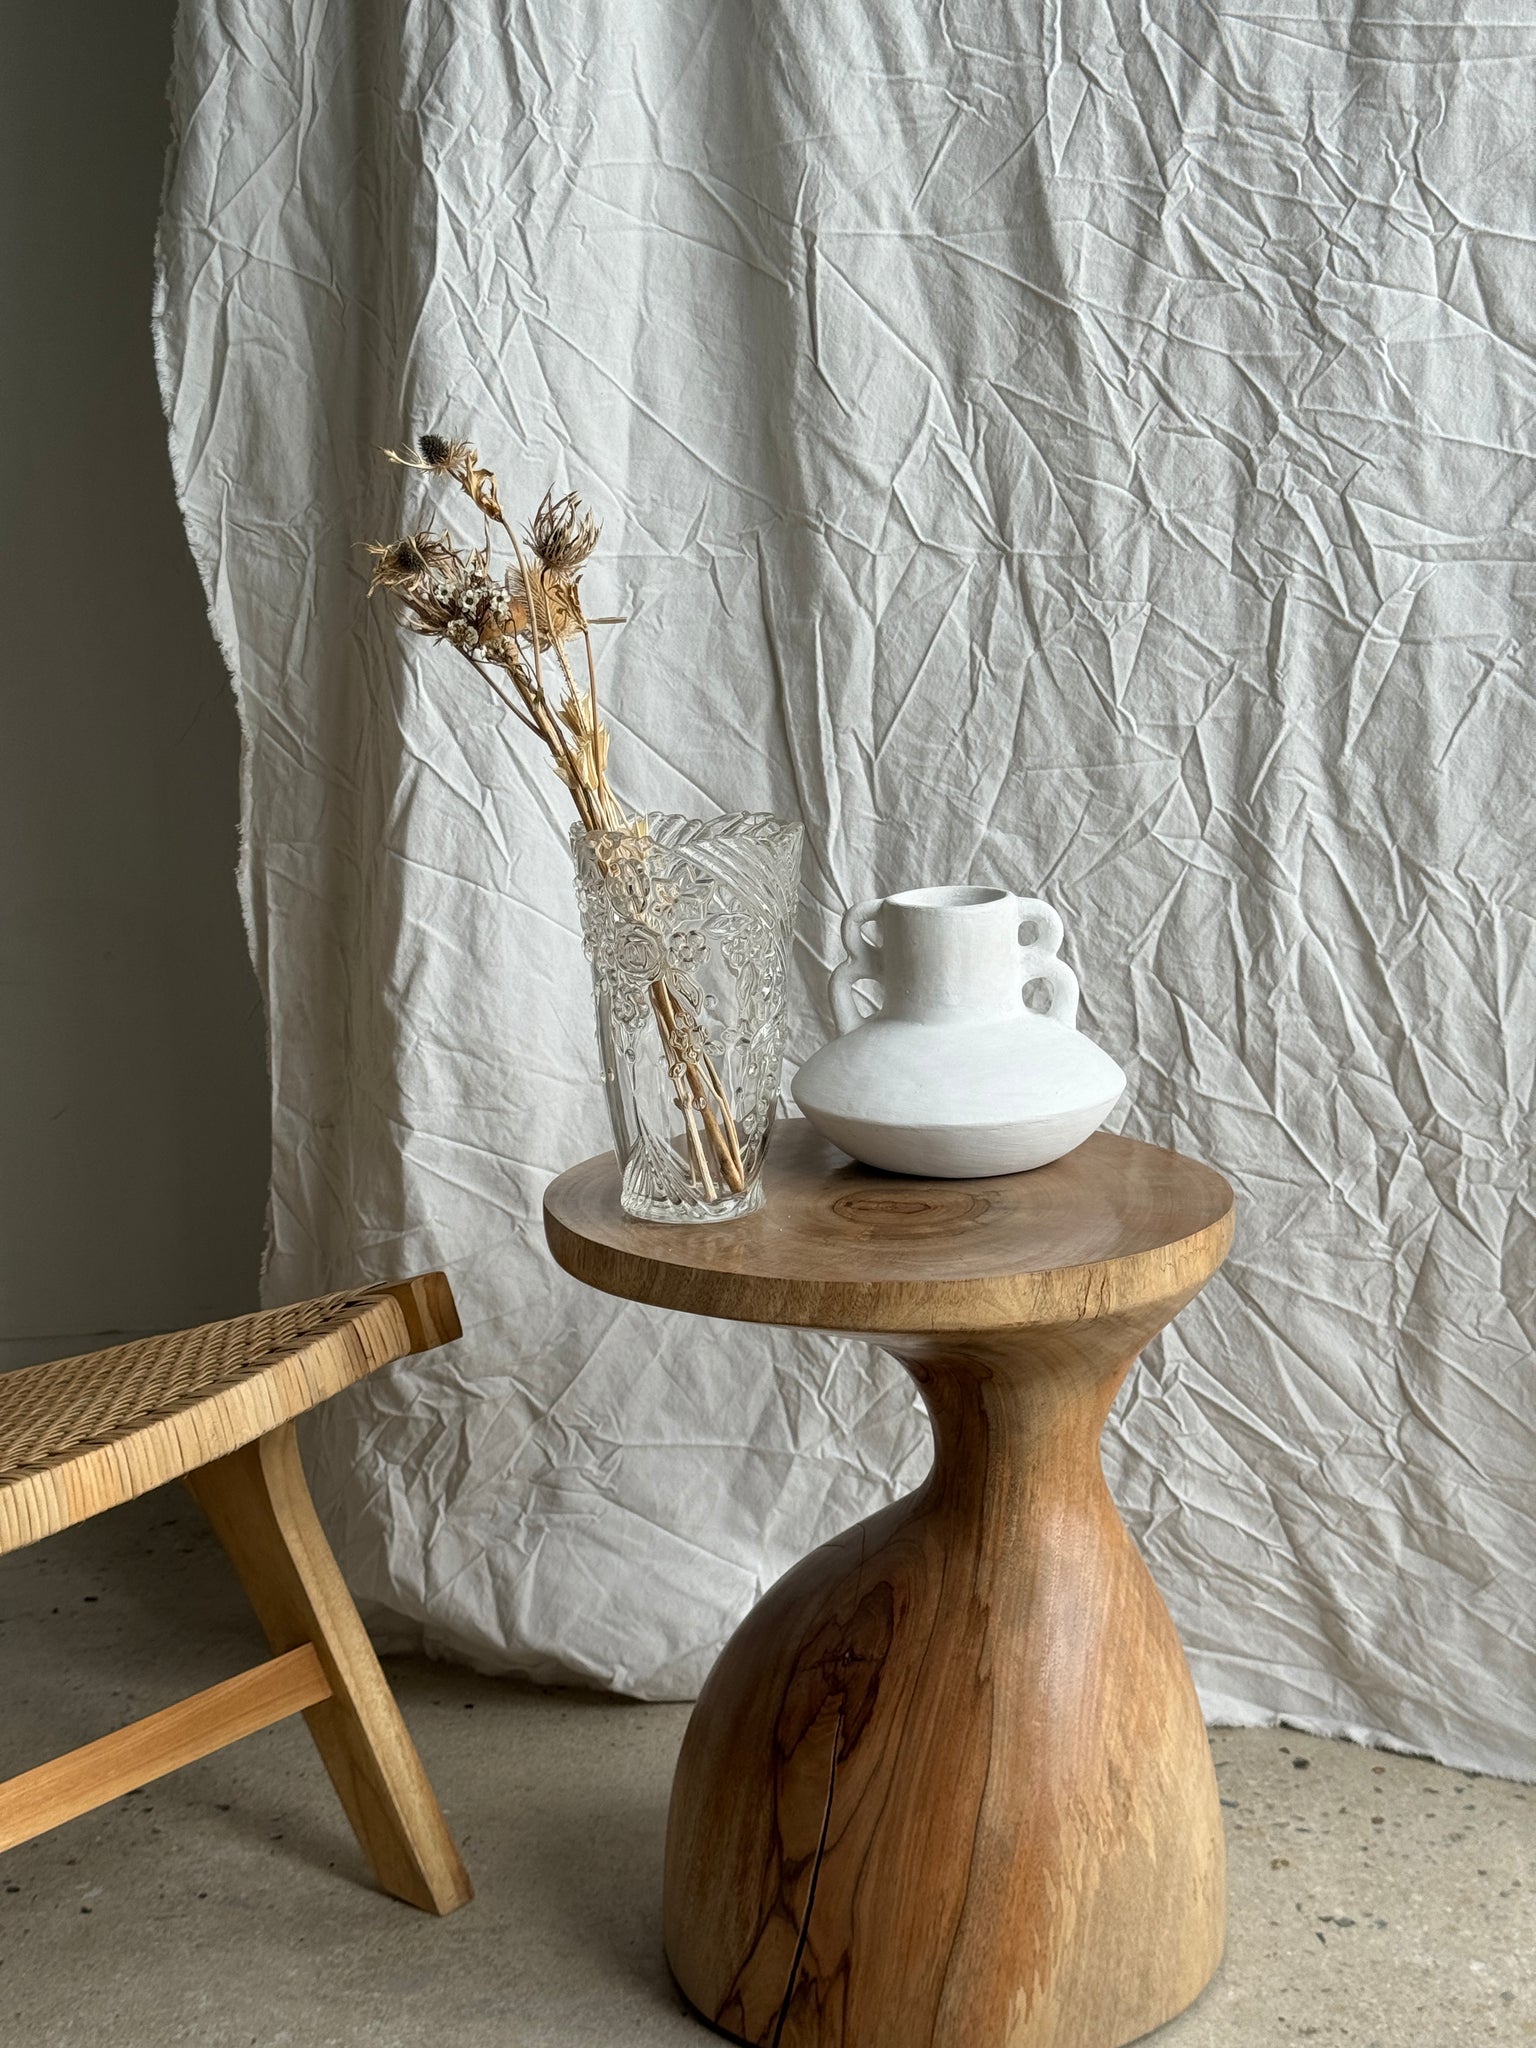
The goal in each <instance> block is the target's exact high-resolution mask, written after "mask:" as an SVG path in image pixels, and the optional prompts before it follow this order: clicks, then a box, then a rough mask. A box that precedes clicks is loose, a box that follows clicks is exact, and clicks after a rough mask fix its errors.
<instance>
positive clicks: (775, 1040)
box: [571, 812, 804, 1223]
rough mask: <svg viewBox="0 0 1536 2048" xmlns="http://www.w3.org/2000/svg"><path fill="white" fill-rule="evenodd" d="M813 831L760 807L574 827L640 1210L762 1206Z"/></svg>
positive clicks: (614, 1095) (623, 1160)
mask: <svg viewBox="0 0 1536 2048" xmlns="http://www.w3.org/2000/svg"><path fill="white" fill-rule="evenodd" d="M803 836H804V835H803V834H802V832H801V828H800V827H799V826H798V825H791V824H789V823H787V822H786V821H785V820H784V819H783V818H773V817H768V816H766V815H765V814H763V813H760V812H758V813H745V814H742V813H737V814H733V815H730V816H727V817H723V818H674V817H666V816H661V815H657V814H651V815H647V816H644V817H640V818H636V819H635V820H634V821H633V824H632V825H630V826H628V827H626V828H625V829H623V830H620V831H606V832H587V831H584V830H583V829H582V828H581V827H580V826H576V827H575V828H574V829H573V830H572V833H571V846H572V850H573V852H574V854H575V857H576V893H577V896H578V898H579V899H580V903H581V929H582V938H583V941H584V944H585V947H586V953H587V958H588V959H589V960H590V961H591V963H592V984H593V990H594V993H595V995H596V998H597V1043H598V1054H599V1057H600V1059H601V1061H602V1067H603V1086H604V1088H605V1090H606V1092H607V1097H608V1113H609V1116H610V1118H611V1120H612V1123H613V1142H614V1147H615V1150H616V1151H617V1153H618V1157H619V1165H620V1167H621V1168H622V1170H623V1176H624V1178H623V1189H622V1194H621V1200H622V1202H623V1204H624V1207H625V1209H626V1210H627V1211H628V1212H629V1214H630V1215H631V1216H643V1217H646V1218H648V1219H649V1220H651V1221H652V1222H657V1223H708V1222H726V1221H729V1220H730V1219H731V1218H732V1217H735V1216H745V1215H747V1214H748V1213H749V1212H750V1211H751V1210H753V1209H757V1208H760V1207H761V1206H762V1200H763V1191H762V1170H763V1155H764V1153H765V1151H766V1149H767V1144H768V1133H769V1130H770V1129H771V1127H772V1124H773V1115H774V1110H775V1108H776V1106H777V1103H778V1094H779V1067H780V1063H781V1061H782V1059H783V1055H784V1028H785V988H786V982H787V977H788V969H789V948H790V941H791V936H792V933H793V930H794V922H795V905H796V900H797V897H798V894H799V886H800V848H801V842H802V839H803Z"/></svg>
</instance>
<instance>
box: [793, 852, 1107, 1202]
mask: <svg viewBox="0 0 1536 2048" xmlns="http://www.w3.org/2000/svg"><path fill="white" fill-rule="evenodd" d="M1025 924H1029V925H1031V926H1033V928H1034V930H1033V936H1032V937H1031V939H1030V940H1029V942H1028V943H1027V944H1026V943H1024V942H1023V940H1022V939H1021V937H1020V928H1021V926H1023V925H1025ZM871 928H872V936H869V935H868V934H870V933H871ZM1061 940H1062V923H1061V919H1060V918H1059V917H1058V916H1057V915H1056V913H1055V911H1054V910H1052V909H1051V908H1050V906H1049V905H1048V904H1045V903H1041V902H1039V901H1038V900H1037V899H1035V898H1033V897H1022V896H1013V895H1010V893H1009V892H1008V891H1007V890H1006V889H969V888H943V889H909V890H907V891H906V892H905V893H904V894H903V895H900V896H886V897H884V898H877V899H876V900H875V901H873V902H871V903H860V904H858V905H856V906H855V907H854V909H852V910H850V911H849V913H848V915H847V916H846V917H845V918H844V919H843V945H844V947H845V948H846V950H847V954H848V958H847V959H846V960H845V961H844V962H843V964H842V965H841V966H840V967H838V968H837V969H835V970H834V972H833V975H832V1011H833V1015H834V1016H835V1017H836V1019H837V1027H838V1031H839V1033H840V1034H841V1035H840V1036H839V1037H837V1038H834V1039H833V1040H832V1041H831V1042H830V1043H829V1044H827V1045H824V1046H823V1047H822V1048H821V1050H820V1051H819V1052H816V1053H813V1054H812V1055H811V1057H810V1059H808V1060H807V1061H806V1063H805V1065H804V1066H803V1067H802V1068H801V1069H800V1071H799V1073H798V1074H797V1075H796V1076H795V1079H794V1082H793V1087H792V1092H793V1094H794V1098H795V1101H796V1102H797V1103H798V1104H799V1105H800V1108H801V1110H802V1111H803V1112H804V1114H805V1115H806V1117H807V1118H808V1119H809V1121H810V1122H811V1123H813V1124H814V1125H815V1126H816V1128H817V1130H819V1131H820V1132H821V1133H822V1135H823V1136H824V1137H827V1138H830V1139H831V1140H832V1142H833V1144H834V1145H837V1146H840V1147H841V1149H842V1150H843V1151H844V1152H847V1153H849V1154H851V1156H852V1157H853V1158H855V1159H861V1160H863V1162H864V1163H865V1165H866V1166H879V1167H884V1168H885V1169H886V1170H887V1171H888V1172H891V1173H910V1174H921V1175H923V1176H924V1177H926V1178H938V1179H980V1178H985V1177H986V1176H988V1175H990V1174H998V1173H1022V1172H1024V1171H1026V1170H1027V1169H1028V1168H1029V1167H1032V1166H1044V1165H1046V1164H1047V1162H1048V1161H1050V1160H1052V1159H1059V1158H1061V1156H1062V1154H1063V1153H1065V1152H1070V1151H1071V1150H1072V1148H1073V1147H1074V1146H1075V1145H1080V1144H1081V1143H1082V1142H1083V1140H1084V1138H1086V1137H1089V1136H1090V1135H1091V1134H1092V1133H1093V1132H1094V1131H1096V1130H1097V1129H1098V1127H1099V1125H1100V1124H1101V1123H1103V1121H1104V1119H1105V1117H1107V1116H1108V1115H1109V1112H1110V1111H1111V1110H1112V1109H1113V1108H1114V1106H1115V1104H1116V1103H1117V1102H1118V1101H1119V1099H1120V1097H1121V1095H1122V1093H1123V1092H1124V1089H1125V1076H1124V1074H1123V1073H1121V1071H1120V1069H1119V1068H1118V1067H1117V1066H1116V1065H1115V1063H1114V1061H1113V1060H1112V1059H1111V1058H1110V1057H1109V1055H1108V1054H1107V1053H1105V1052H1101V1051H1100V1050H1099V1048H1098V1046H1096V1045H1094V1044H1093V1043H1092V1041H1091V1040H1090V1039H1087V1038H1084V1037H1083V1035H1082V1033H1081V1032H1080V1031H1078V1030H1077V1028H1076V1026H1077V980H1076V977H1075V976H1074V975H1073V973H1072V970H1071V969H1070V968H1069V967H1067V966H1066V965H1065V964H1064V963H1063V962H1062V961H1061V960H1059V959H1058V958H1057V957H1056V954H1057V948H1058V947H1059V946H1060V944H1061ZM870 982H874V983H878V984H879V985H880V987H881V988H882V990H883V992H884V1002H883V1003H882V1005H881V1006H880V1008H878V1009H877V1010H875V1011H874V1012H873V1014H870V1015H866V1014H865V1012H864V1011H863V1010H862V1009H861V1007H860V1005H859V1003H858V1001H857V1000H856V999H855V996H854V988H855V984H857V983H870ZM1032 982H1043V983H1045V984H1046V986H1047V987H1048V988H1049V991H1050V1008H1049V1010H1048V1011H1040V1010H1032V1009H1030V1008H1028V1007H1027V1006H1026V1004H1025V1000H1024V992H1025V990H1026V988H1027V987H1028V986H1029V985H1030V983H1032Z"/></svg>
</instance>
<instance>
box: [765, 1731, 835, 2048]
mask: <svg viewBox="0 0 1536 2048" xmlns="http://www.w3.org/2000/svg"><path fill="white" fill-rule="evenodd" d="M842 1747H843V1709H842V1708H841V1707H839V1708H838V1710H837V1725H836V1727H835V1728H834V1729H833V1731H832V1761H831V1763H830V1764H829V1765H828V1767H827V1802H826V1805H825V1807H824V1808H823V1809H822V1815H821V1833H820V1835H819V1836H818V1837H817V1841H816V1853H815V1855H814V1856H813V1857H812V1858H811V1877H810V1882H809V1884H808V1885H807V1886H806V1890H805V1911H804V1912H803V1913H802V1914H801V1916H800V1931H799V1933H798V1935H797V1936H796V1938H795V1952H794V1954H793V1955H792V1956H791V1957H790V1960H789V1981H788V1982H787V1983H786V1984H785V1986H784V2002H783V2004H782V2005H781V2006H780V2007H779V2019H778V2024H777V2026H775V2028H774V2030H773V2042H772V2048H780V2043H781V2042H782V2041H783V2039H784V2028H785V2026H786V2025H787V2024H788V2021H789V2008H790V2006H791V2005H792V2004H793V2002H794V1996H795V1986H796V1984H797V1983H798V1982H799V1978H800V1964H801V1961H802V1959H803V1958H804V1955H805V1945H806V1943H807V1942H808V1941H809V1940H810V1936H811V1914H812V1912H813V1911H814V1909H815V1905H816V1881H817V1879H818V1878H819V1877H820V1876H821V1865H822V1859H823V1858H824V1857H825V1855H826V1853H827V1836H828V1835H829V1834H830V1833H831V1832H832V1799H833V1795H834V1794H835V1792H836V1791H837V1759H838V1757H839V1755H840V1754H841V1752H842Z"/></svg>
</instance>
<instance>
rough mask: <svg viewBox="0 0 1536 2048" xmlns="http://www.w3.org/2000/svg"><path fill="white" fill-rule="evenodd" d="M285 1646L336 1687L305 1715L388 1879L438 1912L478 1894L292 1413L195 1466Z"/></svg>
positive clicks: (213, 1518)
mask: <svg viewBox="0 0 1536 2048" xmlns="http://www.w3.org/2000/svg"><path fill="white" fill-rule="evenodd" d="M186 1483H187V1485H188V1487H189V1488H190V1489H191V1491H192V1493H193V1494H194V1496H195V1497H196V1499H197V1500H198V1502H199V1504H200V1505H201V1507H202V1509H203V1511H204V1513H205V1514H206V1515H207V1517H208V1519H209V1521H210V1522H211V1523H212V1524H213V1529H214V1533H215V1534H216V1535H217V1537H218V1539H219V1541H220V1542H221V1543H222V1544H223V1546H224V1548H225V1550H226V1551H227V1552H228V1553H229V1558H230V1562H231V1563H232V1564H233V1565H234V1567H235V1570H236V1572H237V1573H238V1574H239V1576H240V1583H241V1584H242V1585H243V1586H244V1588H245V1590H246V1594H247V1596H248V1597H249V1599H250V1602H251V1605H252V1607H253V1608H254V1609H255V1610H256V1616H257V1619H258V1620H259V1621H260V1623H261V1625H262V1627H263V1628H264V1629H265V1630H266V1633H267V1639H268V1641H269V1642H270V1643H271V1645H272V1647H273V1649H274V1650H276V1651H278V1652H279V1653H281V1652H283V1651H285V1650H293V1649H297V1648H298V1647H299V1645H300V1644H302V1643H313V1644H314V1647H315V1649H316V1651H317V1653H318V1655H319V1658H320V1662H321V1664H322V1666H323V1667H324V1670H325V1675H326V1677H327V1679H328V1680H329V1681H330V1687H331V1697H330V1698H329V1699H327V1700H322V1701H320V1702H319V1704H318V1705H316V1706H312V1707H307V1708H306V1709H305V1711H304V1718H305V1720H306V1721H307V1722H308V1723H309V1730H310V1733H311V1734H312V1735H313V1736H314V1738H315V1743H316V1745H317V1747H318V1748H319V1751H320V1755H321V1757H322V1758H323V1759H324V1762H325V1767H326V1769H327V1770H328V1771H329V1772H330V1775H331V1783H332V1784H333V1785H334V1786H335V1787H336V1790H337V1792H338V1794H339V1795H340V1798H341V1803H342V1805H343V1806H344V1807H345V1808H346V1810H347V1818H348V1819H349V1820H350V1821H351V1823H352V1826H353V1829H354V1830H355V1832H356V1834H357V1839H358V1841H359V1842H361V1844H362V1846H363V1848H364V1850H365V1851H366V1852H367V1855H368V1859H369V1861H370V1862H371V1863H372V1865H373V1868H374V1871H375V1873H376V1874H377V1876H378V1880H379V1883H380V1884H381V1885H382V1886H383V1887H384V1889H385V1890H386V1891H388V1892H393V1893H394V1895H395V1897H396V1898H399V1899H405V1900H407V1901H408V1902H409V1903H410V1904H411V1905H413V1906H420V1907H422V1908H423V1910H424V1911H426V1912H429V1913H451V1912H452V1911H453V1910H454V1908H455V1907H456V1906H462V1905H463V1904H464V1903H465V1902H466V1900H468V1899H469V1898H471V1897H472V1896H473V1893H472V1888H471V1886H470V1882H469V1878H468V1876H467V1875H466V1873H465V1870H464V1865H463V1864H462V1862H461V1861H460V1860H459V1853H458V1850H457V1849H456V1848H455V1847H454V1844H453V1838H452V1836H451V1835H450V1834H449V1833H448V1829H447V1826H446V1824H445V1822H444V1820H443V1816H442V1812H441V1810H440V1808H439V1806H438V1803H437V1800H436V1797H435V1796H434V1794H433V1791H432V1787H431V1784H430V1783H429V1781H428V1779H427V1774H426V1772H425V1770H424V1769H423V1768H422V1763H421V1758H420V1757H419V1756H418V1755H417V1754H416V1747H415V1744H414V1743H413V1742H412V1741H411V1738H410V1736H409V1735H408V1734H407V1732H406V1727H405V1723H404V1722H403V1721H402V1720H401V1718H400V1709H399V1707H398V1706H397V1705H396V1704H395V1698H394V1694H393V1693H392V1692H391V1691H390V1689H389V1685H388V1683H387V1681H386V1680H385V1677H384V1673H383V1672H382V1671H381V1670H380V1668H379V1660H378V1658H377V1657H376V1656H375V1655H374V1650H373V1645H372V1644H371V1643H370V1642H369V1640H368V1634H367V1631H366V1630H365V1629H364V1627H363V1624H362V1620H361V1618H360V1616H359V1615H358V1612H357V1609H356V1607H355V1606H354V1605H353V1603H352V1596H351V1594H350V1593H349V1592H348V1591H347V1588H346V1584H345V1582H344V1581H343V1579H342V1576H341V1572H340V1569H339V1568H338V1566H337V1563H336V1560H335V1558H334V1557H333V1556H332V1555H331V1547H330V1545H329V1544H328V1543H327V1542H326V1540H325V1533H324V1531H323V1530H322V1529H321V1527H320V1523H319V1520H318V1518H317V1516H316V1514H315V1509H314V1503H313V1502H312V1501H311V1500H310V1497H309V1488H308V1486H307V1485H306V1484H305V1480H304V1468H303V1465H302V1464H301V1463H300V1460H299V1446H298V1439H297V1437H296V1435H295V1433H294V1427H293V1424H292V1423H291V1422H285V1423H283V1424H282V1425H281V1427H280V1428H277V1429H274V1430H271V1431H270V1432H269V1433H268V1434H267V1435H266V1436H263V1437H258V1438H257V1440H256V1441H255V1442H254V1443H250V1444H246V1445H245V1446H244V1447H243V1448H242V1449H240V1450H238V1451H234V1452H232V1453H231V1454H230V1455H229V1456H228V1457H225V1458H219V1459H216V1460H215V1461H214V1463H213V1464H211V1465H204V1466H202V1467H201V1468H200V1469H199V1470H197V1471H195V1472H190V1473H188V1474H187V1479H186Z"/></svg>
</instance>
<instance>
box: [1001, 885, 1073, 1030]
mask: <svg viewBox="0 0 1536 2048" xmlns="http://www.w3.org/2000/svg"><path fill="white" fill-rule="evenodd" d="M1013 907H1014V909H1015V910H1016V911H1017V912H1018V916H1019V923H1020V924H1021V925H1025V924H1032V925H1034V926H1035V927H1036V930H1035V936H1034V937H1033V938H1032V939H1031V940H1030V942H1029V944H1028V945H1027V946H1026V945H1025V944H1024V942H1023V940H1022V939H1021V940H1020V941H1019V971H1020V972H1021V973H1022V975H1023V977H1024V986H1025V988H1027V987H1028V986H1029V984H1030V983H1031V982H1032V981H1044V982H1048V983H1049V984H1050V990H1051V1007H1050V1009H1049V1010H1047V1011H1046V1012H1045V1014H1046V1016H1048V1017H1050V1018H1051V1019H1052V1020H1053V1021H1054V1022H1055V1023H1057V1024H1065V1025H1066V1027H1067V1029H1068V1030H1069V1031H1074V1030H1076V1028H1077V976H1076V975H1075V974H1074V973H1073V972H1072V970H1071V968H1070V967H1069V966H1068V965H1067V963H1066V962H1065V960H1058V959H1057V957H1056V954H1057V949H1058V948H1059V947H1060V945H1061V941H1062V938H1063V936H1064V933H1065V927H1064V926H1063V924H1062V922H1061V919H1060V918H1059V917H1058V916H1057V915H1056V913H1055V911H1054V910H1052V908H1051V906H1050V905H1049V903H1042V902H1041V901H1040V899H1039V897H1038V896H1015V898H1014V899H1013Z"/></svg>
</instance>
